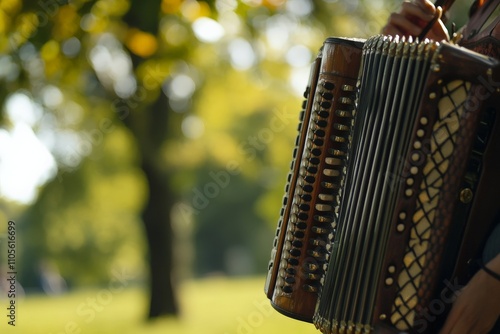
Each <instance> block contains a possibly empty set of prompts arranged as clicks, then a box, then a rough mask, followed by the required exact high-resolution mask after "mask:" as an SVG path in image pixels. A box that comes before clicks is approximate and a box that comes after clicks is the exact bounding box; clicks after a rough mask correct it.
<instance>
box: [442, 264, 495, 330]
mask: <svg viewBox="0 0 500 334" xmlns="http://www.w3.org/2000/svg"><path fill="white" fill-rule="evenodd" d="M486 266H487V267H488V268H490V269H491V270H493V271H495V272H500V255H498V256H497V257H495V258H494V259H493V260H491V261H490V262H488V263H487V264H486ZM499 316H500V282H499V281H498V280H497V279H495V278H493V277H492V276H490V275H489V274H487V273H486V272H485V271H484V270H480V271H478V272H477V274H476V275H474V277H472V279H471V281H470V282H469V283H468V284H467V285H466V286H465V287H464V288H463V289H462V291H461V292H460V295H459V296H458V298H457V300H456V301H455V303H454V304H453V307H452V309H451V312H450V314H449V315H448V318H447V319H446V323H445V325H444V327H443V329H442V330H441V332H440V334H470V333H474V334H482V333H488V332H489V331H490V330H491V328H492V327H493V326H494V325H495V322H496V321H497V319H498V318H499Z"/></svg>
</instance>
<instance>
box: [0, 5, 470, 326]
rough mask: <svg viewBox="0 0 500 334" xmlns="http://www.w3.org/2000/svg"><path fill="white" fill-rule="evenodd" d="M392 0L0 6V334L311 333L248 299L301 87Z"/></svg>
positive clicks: (269, 234)
mask: <svg viewBox="0 0 500 334" xmlns="http://www.w3.org/2000/svg"><path fill="white" fill-rule="evenodd" d="M464 2H465V1H464ZM465 3H467V2H465ZM398 4H399V1H396V0H392V1H382V0H376V1H375V0H345V1H343V0H323V1H320V0H317V1H312V0H240V1H236V0H213V1H194V0H163V1H160V0H155V1H141V0H129V1H126V0H97V1H95V0H94V1H90V0H88V1H87V0H70V1H63V0H40V1H35V0H33V1H21V0H1V1H0V52H1V53H0V81H1V84H0V103H1V113H0V233H3V234H2V236H1V237H0V264H1V266H2V268H1V273H0V277H1V278H2V279H1V281H0V288H2V289H3V291H4V292H3V293H2V294H1V295H0V304H1V306H2V307H1V309H2V310H4V311H2V312H4V313H5V315H4V314H3V313H0V315H1V317H0V319H3V320H1V322H0V329H1V331H3V332H5V330H7V331H9V332H10V330H11V331H12V332H13V333H14V332H16V333H117V332H120V333H160V332H161V333H165V332H170V333H214V334H215V333H218V334H219V333H222V334H232V333H245V334H250V333H261V334H263V333H279V332H286V331H290V330H294V333H315V332H316V331H315V329H314V328H313V327H314V326H312V325H310V324H303V323H299V322H296V321H293V320H290V319H287V318H286V317H284V316H281V315H277V313H276V312H274V311H272V310H271V309H270V306H269V303H268V301H266V299H265V296H264V293H263V284H264V277H265V274H266V272H265V271H266V268H267V262H268V260H269V255H270V250H271V242H272V238H273V237H274V232H275V227H276V222H277V217H278V213H279V210H280V206H281V201H282V196H283V187H284V183H285V178H286V174H287V170H288V166H289V164H290V159H291V153H292V149H293V143H294V139H295V136H296V129H297V120H298V113H299V110H300V105H301V100H302V93H303V90H304V88H305V85H306V82H307V78H308V75H309V66H310V64H311V62H312V61H313V59H314V58H315V56H316V54H317V52H318V49H319V47H320V46H321V44H322V42H323V41H324V39H325V38H326V37H328V36H347V37H361V38H366V37H368V36H371V35H373V34H376V33H378V31H379V30H380V27H381V26H382V25H383V24H384V23H385V20H386V19H387V17H388V16H389V13H390V12H391V11H393V10H395V9H396V8H397V6H398ZM458 8H465V7H460V6H459V7H458ZM455 14H456V15H455V16H456V20H455V22H457V24H458V25H459V26H460V24H461V23H462V22H463V21H464V20H465V18H464V17H465V16H464V13H463V10H460V9H459V10H455ZM459 14H460V15H459ZM9 220H11V221H15V223H16V233H17V234H16V237H17V244H16V245H17V248H16V250H17V252H16V254H17V257H16V271H17V277H16V278H17V280H18V283H17V284H18V285H17V289H16V292H17V294H16V301H17V307H18V308H17V319H16V327H15V328H13V327H12V326H9V325H8V324H7V320H6V319H7V317H6V315H7V312H6V311H5V310H6V308H5V307H4V306H6V305H8V303H9V300H8V298H7V292H8V289H9V287H8V284H7V283H6V279H5V277H6V275H7V272H8V268H7V266H6V264H7V248H6V240H7V239H6V231H7V224H8V221H9ZM153 277H156V279H153V280H152V278H153ZM151 295H152V296H153V298H151ZM155 298H156V300H155ZM148 319H149V320H150V321H147V320H148Z"/></svg>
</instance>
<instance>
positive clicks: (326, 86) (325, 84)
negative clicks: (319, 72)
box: [323, 81, 335, 90]
mask: <svg viewBox="0 0 500 334" xmlns="http://www.w3.org/2000/svg"><path fill="white" fill-rule="evenodd" d="M323 87H324V88H325V89H328V90H332V89H334V88H335V84H334V83H333V82H328V81H326V82H325V83H323Z"/></svg>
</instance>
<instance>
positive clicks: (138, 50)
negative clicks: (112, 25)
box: [125, 29, 158, 58]
mask: <svg viewBox="0 0 500 334" xmlns="http://www.w3.org/2000/svg"><path fill="white" fill-rule="evenodd" d="M125 44H126V45H127V47H128V48H129V50H130V51H131V52H133V53H134V54H136V55H138V56H140V57H143V58H146V57H149V56H151V55H153V54H154V53H155V52H156V50H157V49H158V42H157V41H156V37H155V36H153V35H152V34H150V33H147V32H144V31H140V30H139V29H130V30H129V32H128V36H127V38H126V41H125Z"/></svg>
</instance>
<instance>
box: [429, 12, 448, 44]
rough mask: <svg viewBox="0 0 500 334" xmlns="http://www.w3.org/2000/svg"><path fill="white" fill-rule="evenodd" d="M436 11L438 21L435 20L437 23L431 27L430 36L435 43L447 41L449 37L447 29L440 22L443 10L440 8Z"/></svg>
mask: <svg viewBox="0 0 500 334" xmlns="http://www.w3.org/2000/svg"><path fill="white" fill-rule="evenodd" d="M437 10H438V11H439V20H437V22H436V23H435V24H434V25H433V26H432V28H431V33H432V35H431V36H430V37H431V38H432V39H434V40H437V41H441V40H449V39H450V36H449V35H448V29H447V28H446V26H445V25H444V23H443V21H441V17H442V15H443V9H442V8H441V7H438V8H437Z"/></svg>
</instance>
